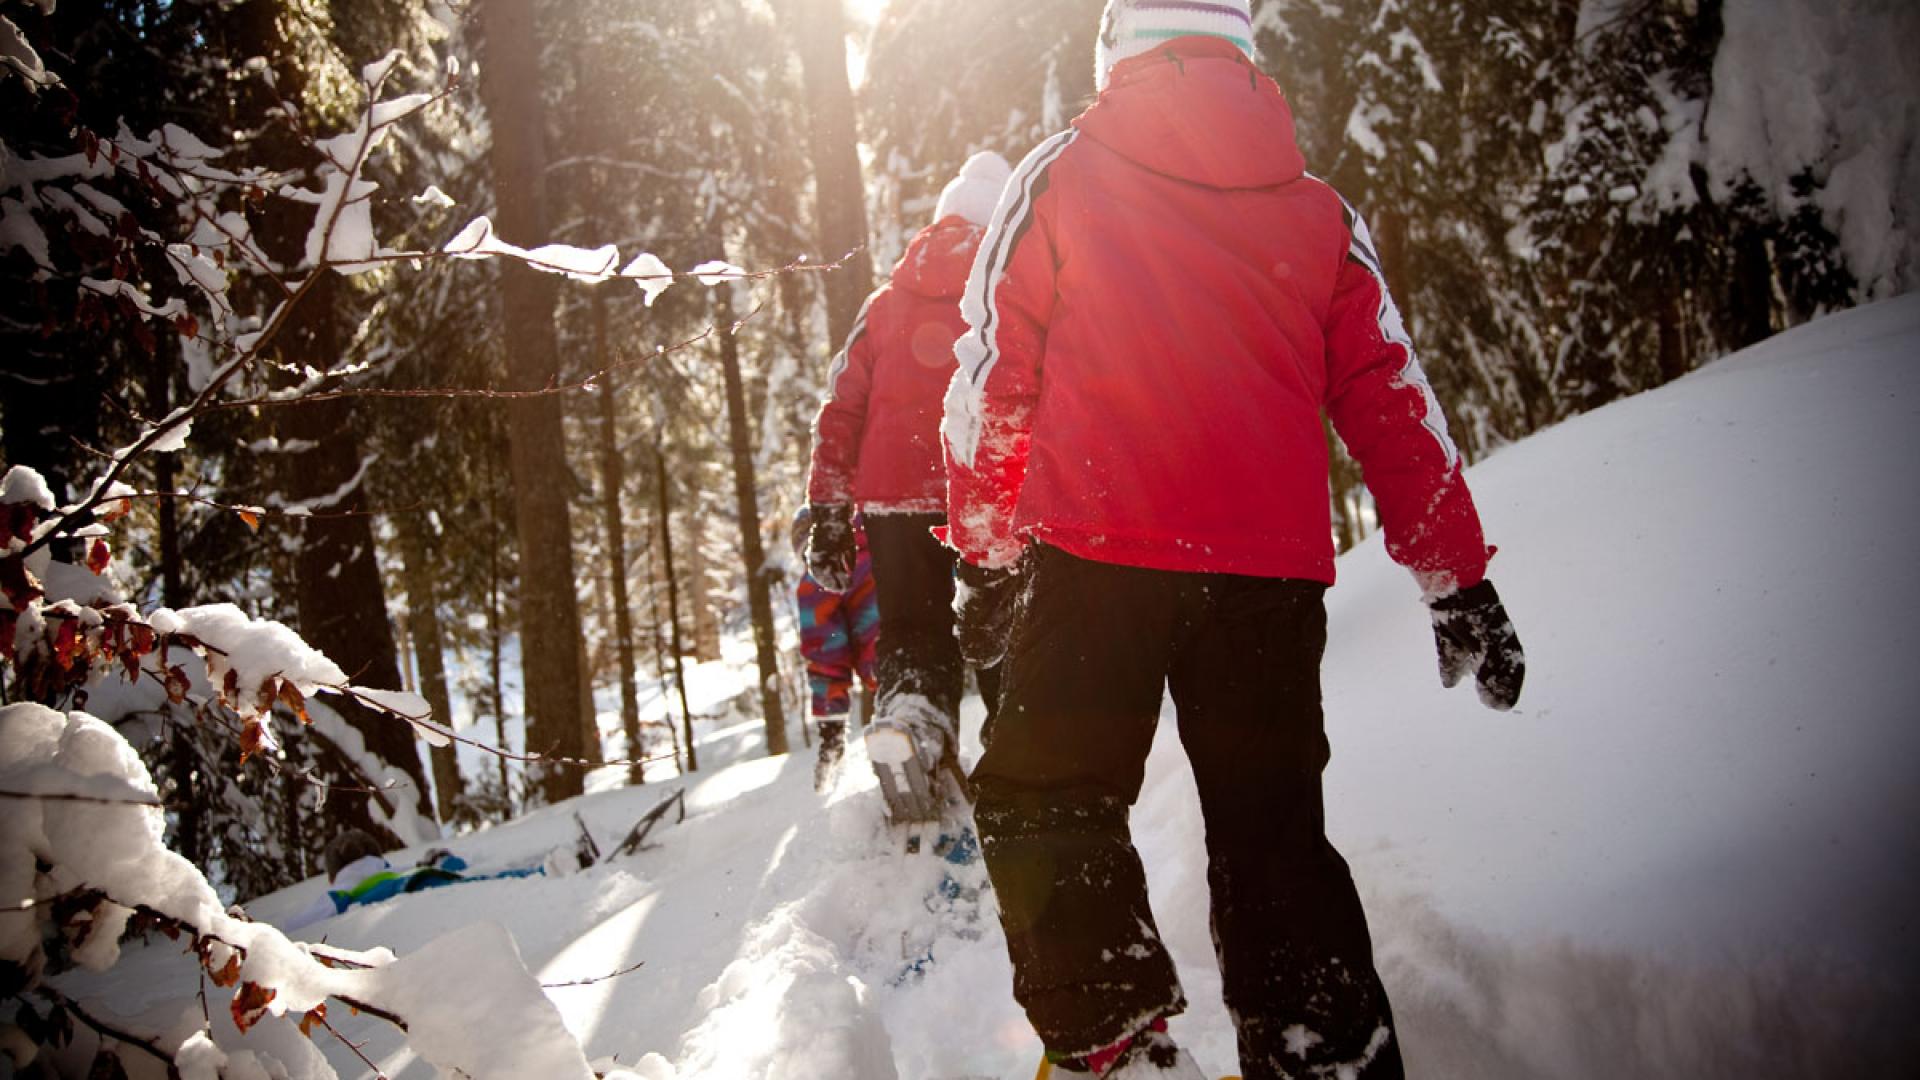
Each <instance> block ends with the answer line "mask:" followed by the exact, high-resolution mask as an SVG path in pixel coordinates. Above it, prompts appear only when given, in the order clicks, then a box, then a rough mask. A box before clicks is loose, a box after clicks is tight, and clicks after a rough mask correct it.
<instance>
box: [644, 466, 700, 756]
mask: <svg viewBox="0 0 1920 1080" xmlns="http://www.w3.org/2000/svg"><path fill="white" fill-rule="evenodd" d="M653 480H654V486H655V487H656V488H658V489H659V497H660V552H661V557H662V558H663V559H664V560H665V561H666V571H667V625H668V627H669V628H670V630H671V631H672V635H673V685H674V686H675V687H676V688H677V689H678V690H679V691H680V722H681V723H682V724H684V725H685V727H686V732H687V771H688V772H696V771H698V770H699V768H700V760H699V758H698V756H696V755H695V754H694V751H693V710H692V709H690V708H688V707H687V669H686V665H685V663H684V662H683V661H682V660H681V657H682V656H683V655H685V653H686V650H685V649H683V648H681V646H680V586H679V585H678V584H676V583H675V581H674V577H673V526H672V522H673V499H672V495H671V494H670V489H669V488H668V487H667V451H666V447H665V446H664V445H660V444H656V445H655V446H654V450H653Z"/></svg>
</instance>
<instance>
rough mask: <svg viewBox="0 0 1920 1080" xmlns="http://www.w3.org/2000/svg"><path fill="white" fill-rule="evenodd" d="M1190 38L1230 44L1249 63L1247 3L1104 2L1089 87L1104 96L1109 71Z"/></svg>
mask: <svg viewBox="0 0 1920 1080" xmlns="http://www.w3.org/2000/svg"><path fill="white" fill-rule="evenodd" d="M1192 34H1197V35H1199V36H1201V37H1217V38H1223V39H1225V40H1227V41H1231V42H1233V43H1234V44H1235V45H1238V46H1239V47H1240V51H1241V52H1243V53H1246V54H1247V58H1248V59H1249V60H1251V59H1253V16H1252V14H1250V11H1249V6H1248V0H1204V2H1203V0H1107V11H1106V14H1105V15H1102V16H1101V18H1100V40H1099V42H1098V43H1096V44H1095V45H1094V52H1093V81H1094V82H1095V83H1096V84H1097V85H1098V86H1099V87H1100V89H1102V90H1105V89H1106V88H1107V76H1108V75H1109V74H1111V73H1112V71H1113V65H1115V64H1117V63H1119V62H1120V61H1122V60H1125V59H1126V58H1127V57H1129V56H1138V55H1140V54H1141V53H1143V52H1146V51H1147V50H1148V49H1151V48H1153V47H1154V46H1156V45H1159V44H1160V43H1162V42H1165V41H1169V40H1171V39H1173V38H1177V37H1186V36H1188V35H1192Z"/></svg>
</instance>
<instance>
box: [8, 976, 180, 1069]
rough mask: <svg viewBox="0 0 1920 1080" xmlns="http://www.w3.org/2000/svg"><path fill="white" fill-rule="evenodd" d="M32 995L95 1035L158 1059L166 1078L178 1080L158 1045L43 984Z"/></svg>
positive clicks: (167, 1054) (175, 1066) (171, 1059)
mask: <svg viewBox="0 0 1920 1080" xmlns="http://www.w3.org/2000/svg"><path fill="white" fill-rule="evenodd" d="M34 993H36V994H38V995H40V996H41V997H43V998H45V999H47V1000H48V1001H50V1002H52V1003H53V1004H55V1005H58V1006H59V1007H60V1008H63V1009H65V1010H67V1011H68V1012H70V1013H72V1014H73V1015H75V1016H77V1017H79V1018H80V1022H81V1023H84V1024H86V1025H87V1026H88V1027H90V1028H92V1029H93V1030H94V1032H95V1033H96V1034H98V1035H101V1036H104V1037H105V1038H109V1039H112V1040H113V1041H115V1042H117V1043H121V1044H123V1045H126V1046H131V1047H134V1048H135V1049H138V1050H144V1051H146V1052H147V1053H149V1054H151V1055H153V1056H154V1057H156V1058H159V1059H160V1060H161V1061H162V1062H165V1063H166V1066H167V1076H168V1077H169V1078H170V1080H179V1077H180V1069H179V1067H178V1066H177V1065H175V1064H174V1061H173V1055H172V1054H169V1053H167V1052H166V1051H165V1050H162V1049H160V1047H159V1044H157V1043H155V1042H153V1041H152V1040H149V1039H144V1038H141V1037H140V1036H138V1035H135V1034H133V1033H131V1032H128V1031H123V1030H121V1029H119V1028H116V1027H114V1026H113V1025H111V1024H109V1023H107V1022H106V1021H104V1020H101V1019H100V1018H99V1017H97V1016H94V1015H93V1014H92V1013H89V1012H88V1011H87V1010H86V1009H85V1008H84V1007H82V1006H81V1004H80V1003H79V1002H78V1001H76V1000H74V999H73V998H70V997H68V996H67V995H65V994H63V993H61V992H60V991H58V990H55V989H54V988H53V987H51V986H47V985H46V984H44V983H43V984H41V985H40V986H37V987H35V988H34Z"/></svg>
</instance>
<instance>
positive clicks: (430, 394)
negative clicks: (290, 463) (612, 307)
mask: <svg viewBox="0 0 1920 1080" xmlns="http://www.w3.org/2000/svg"><path fill="white" fill-rule="evenodd" d="M765 308H766V305H765V304H756V305H754V308H753V310H752V311H749V312H748V313H747V314H746V315H745V316H744V317H742V318H740V319H739V320H737V321H735V322H734V323H733V324H732V325H731V326H729V327H727V328H726V329H725V330H723V329H722V328H721V327H720V326H719V325H718V324H716V325H713V326H709V327H707V328H706V329H705V330H702V331H701V332H700V333H698V334H695V335H694V336H693V337H690V338H687V339H685V340H683V341H677V342H675V343H673V344H672V345H664V346H661V347H660V348H658V349H655V350H654V351H652V352H647V353H639V354H636V355H633V356H627V357H623V358H621V359H619V360H615V361H614V362H613V363H611V364H608V365H607V366H606V367H605V368H602V369H601V370H599V371H596V372H594V373H593V374H591V375H588V376H586V377H585V378H583V379H580V380H578V381H575V382H571V383H550V384H548V385H547V386H544V387H541V388H540V389H538V390H495V389H492V388H477V387H460V386H444V387H422V388H417V389H407V390H395V389H392V388H388V387H373V386H365V387H348V388H345V389H341V390H325V391H319V392H315V393H306V394H300V395H298V396H291V397H289V396H277V395H273V394H267V395H263V396H260V397H252V398H236V399H234V400H231V401H217V402H214V403H212V404H211V406H209V407H210V408H214V409H253V408H259V407H261V406H266V405H303V404H306V403H308V402H313V401H338V400H344V399H357V398H452V399H459V398H483V399H492V400H500V401H512V400H518V399H525V398H542V397H552V396H554V395H556V394H571V393H578V392H580V391H585V390H594V389H596V388H597V386H598V384H599V382H600V380H602V379H605V378H608V377H610V376H612V375H613V373H614V372H616V371H620V370H623V369H625V368H628V367H632V366H634V365H636V364H641V363H644V362H646V361H649V360H653V359H656V358H659V357H663V356H671V355H673V354H674V353H678V352H682V351H684V350H687V349H690V348H692V347H693V346H695V345H698V344H700V343H701V342H703V341H706V340H707V339H709V338H711V337H713V336H714V335H715V334H719V333H738V332H739V331H740V328H741V327H743V326H745V325H746V324H747V323H748V322H751V321H752V320H753V319H754V318H756V317H757V316H758V315H759V314H760V313H761V311H763V310H765Z"/></svg>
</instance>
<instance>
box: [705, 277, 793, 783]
mask: <svg viewBox="0 0 1920 1080" xmlns="http://www.w3.org/2000/svg"><path fill="white" fill-rule="evenodd" d="M732 288H733V287H732V286H731V285H718V286H715V287H714V289H713V321H714V323H715V324H716V325H718V326H720V327H721V328H722V333H721V335H720V370H721V372H722V373H723V374H724V375H725V376H726V381H727V442H728V443H729V445H730V446H731V448H732V451H733V495H734V499H735V500H736V501H737V502H738V503H739V507H740V558H741V560H742V561H743V562H744V563H745V564H746V570H747V607H748V610H749V611H750V612H751V613H752V616H753V646H754V652H755V654H756V655H757V658H758V661H759V667H760V712H761V716H762V718H763V719H764V720H765V722H766V729H767V753H768V754H784V753H786V752H787V721H786V715H785V711H784V710H783V709H782V707H781V704H780V652H779V649H778V647H777V646H776V645H775V641H774V634H773V601H772V598H771V596H770V594H769V590H768V588H767V566H766V562H767V557H766V552H765V551H764V550H763V549H762V548H761V546H760V503H759V499H758V497H757V496H756V494H755V491H754V486H755V485H754V470H753V445H752V440H751V438H750V437H749V435H748V428H747V393H746V386H745V383H744V381H743V380H742V378H741V376H740V339H739V338H738V337H736V336H735V334H734V332H733V331H732V329H730V325H731V323H732V322H733V300H732V296H733V293H732Z"/></svg>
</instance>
